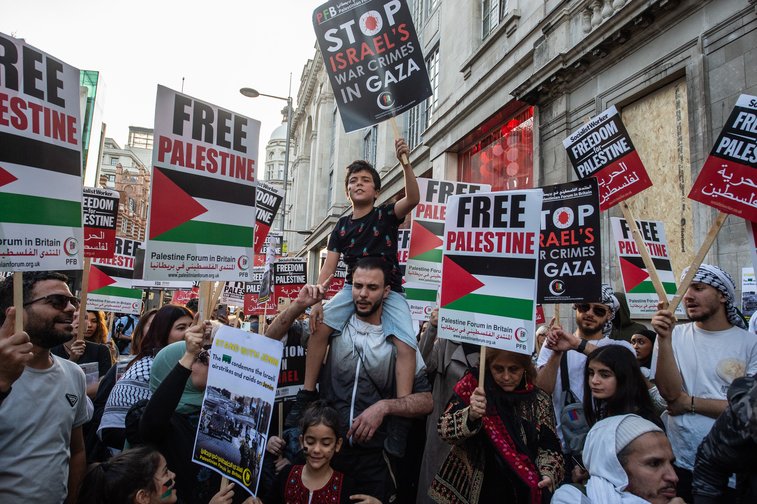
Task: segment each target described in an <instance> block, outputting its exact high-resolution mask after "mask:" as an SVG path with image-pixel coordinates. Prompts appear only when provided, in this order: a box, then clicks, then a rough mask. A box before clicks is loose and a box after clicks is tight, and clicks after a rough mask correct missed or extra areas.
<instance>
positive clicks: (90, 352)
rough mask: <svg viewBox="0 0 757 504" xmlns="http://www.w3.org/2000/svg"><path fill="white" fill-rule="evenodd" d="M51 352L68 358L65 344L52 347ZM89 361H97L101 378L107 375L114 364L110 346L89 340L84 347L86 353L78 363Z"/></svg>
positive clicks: (62, 357)
mask: <svg viewBox="0 0 757 504" xmlns="http://www.w3.org/2000/svg"><path fill="white" fill-rule="evenodd" d="M50 353H52V354H53V355H56V356H58V357H60V358H61V359H68V352H67V351H66V349H65V348H63V345H57V346H54V347H53V348H51V349H50ZM88 362H97V372H98V376H99V377H100V378H102V377H103V376H105V373H107V372H108V370H109V369H110V367H111V366H112V362H111V360H110V349H108V346H107V345H102V344H100V343H92V342H91V341H87V346H85V347H84V353H83V354H82V356H81V357H79V360H78V361H76V363H77V364H86V363H88Z"/></svg>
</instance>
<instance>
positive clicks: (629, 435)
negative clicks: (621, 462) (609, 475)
mask: <svg viewBox="0 0 757 504" xmlns="http://www.w3.org/2000/svg"><path fill="white" fill-rule="evenodd" d="M647 432H662V429H660V428H659V427H657V426H656V425H655V424H653V423H652V422H650V421H649V420H645V419H643V418H641V417H640V416H638V415H627V416H626V417H625V418H624V419H623V420H621V422H620V423H619V424H618V429H617V430H616V431H615V453H620V451H621V450H622V449H623V448H625V447H626V446H628V445H629V444H631V441H633V440H634V439H636V438H637V437H639V436H641V435H642V434H646V433H647Z"/></svg>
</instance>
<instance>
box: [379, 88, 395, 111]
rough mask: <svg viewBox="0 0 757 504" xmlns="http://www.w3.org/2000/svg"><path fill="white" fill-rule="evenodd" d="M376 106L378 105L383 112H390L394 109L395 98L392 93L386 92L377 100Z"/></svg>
mask: <svg viewBox="0 0 757 504" xmlns="http://www.w3.org/2000/svg"><path fill="white" fill-rule="evenodd" d="M376 105H378V106H379V108H380V109H381V110H389V109H390V108H392V107H394V96H392V93H390V92H389V91H384V92H382V93H381V94H379V95H378V97H377V98H376Z"/></svg>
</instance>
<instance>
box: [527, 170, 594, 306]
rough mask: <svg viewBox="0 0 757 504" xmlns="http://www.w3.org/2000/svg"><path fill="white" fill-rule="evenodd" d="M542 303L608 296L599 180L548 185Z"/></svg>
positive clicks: (544, 206) (539, 297)
mask: <svg viewBox="0 0 757 504" xmlns="http://www.w3.org/2000/svg"><path fill="white" fill-rule="evenodd" d="M542 189H543V190H544V199H543V200H542V217H541V219H542V220H541V228H542V231H541V236H540V239H539V249H540V251H539V284H538V285H539V287H538V291H537V296H536V300H537V302H539V303H577V302H592V303H593V302H595V301H597V300H598V299H600V298H601V293H602V250H601V245H600V244H601V239H600V222H599V195H598V189H597V180H596V179H594V178H588V179H586V180H579V181H577V182H570V183H567V184H557V185H553V186H549V187H543V188H542Z"/></svg>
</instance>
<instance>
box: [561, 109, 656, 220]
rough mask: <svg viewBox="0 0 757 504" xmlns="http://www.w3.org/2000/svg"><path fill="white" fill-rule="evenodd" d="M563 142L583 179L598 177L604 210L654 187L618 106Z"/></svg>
mask: <svg viewBox="0 0 757 504" xmlns="http://www.w3.org/2000/svg"><path fill="white" fill-rule="evenodd" d="M563 146H564V147H565V149H566V150H567V151H568V158H570V162H571V164H572V165H573V170H575V172H576V175H578V178H579V179H580V180H583V179H585V178H587V177H595V178H596V179H597V181H598V184H599V208H600V210H607V209H608V208H611V207H613V206H614V205H616V204H618V203H620V202H621V201H623V200H624V199H627V198H630V197H631V196H633V195H634V194H637V193H640V192H641V191H643V190H644V189H646V188H648V187H652V181H651V180H649V175H647V171H646V170H645V169H644V165H643V164H642V162H641V159H640V158H639V154H638V153H637V152H636V149H635V148H634V146H633V143H632V142H631V137H630V136H629V134H628V131H626V127H625V126H623V121H621V120H620V115H619V114H618V111H617V109H616V108H615V106H612V107H610V108H609V109H607V110H605V111H604V112H602V113H601V114H599V115H598V116H596V117H595V118H593V119H592V120H590V121H589V122H588V123H587V124H585V125H583V126H582V127H581V128H579V129H578V131H576V132H575V133H573V134H572V135H570V136H569V137H568V138H566V139H565V140H563Z"/></svg>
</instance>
